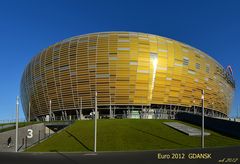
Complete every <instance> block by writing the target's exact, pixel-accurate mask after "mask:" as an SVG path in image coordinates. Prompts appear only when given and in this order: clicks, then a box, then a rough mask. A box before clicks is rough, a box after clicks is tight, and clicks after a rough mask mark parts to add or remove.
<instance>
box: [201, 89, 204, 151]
mask: <svg viewBox="0 0 240 164" xmlns="http://www.w3.org/2000/svg"><path fill="white" fill-rule="evenodd" d="M201 134H202V136H201V139H202V148H204V90H202V133H201Z"/></svg>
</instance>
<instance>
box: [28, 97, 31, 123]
mask: <svg viewBox="0 0 240 164" xmlns="http://www.w3.org/2000/svg"><path fill="white" fill-rule="evenodd" d="M30 121H31V103H30V101H29V103H28V122H30Z"/></svg>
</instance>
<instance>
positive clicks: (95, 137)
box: [94, 92, 97, 153]
mask: <svg viewBox="0 0 240 164" xmlns="http://www.w3.org/2000/svg"><path fill="white" fill-rule="evenodd" d="M96 152H97V92H95V117H94V153H96Z"/></svg>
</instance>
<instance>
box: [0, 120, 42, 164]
mask: <svg viewBox="0 0 240 164" xmlns="http://www.w3.org/2000/svg"><path fill="white" fill-rule="evenodd" d="M28 129H32V131H33V137H32V138H27V145H28V146H30V145H32V144H34V143H37V142H38V141H39V139H40V140H41V139H43V138H44V137H45V136H46V128H45V126H44V124H43V123H39V124H33V125H29V126H25V127H22V128H19V130H18V132H19V135H18V136H19V137H18V148H19V151H23V150H24V148H25V144H26V137H27V135H28ZM15 136H16V130H15V129H13V130H9V131H5V132H2V133H0V152H14V151H15ZM9 137H11V138H12V142H11V144H10V145H11V146H10V147H8V145H7V140H8V138H9ZM0 163H1V162H0Z"/></svg>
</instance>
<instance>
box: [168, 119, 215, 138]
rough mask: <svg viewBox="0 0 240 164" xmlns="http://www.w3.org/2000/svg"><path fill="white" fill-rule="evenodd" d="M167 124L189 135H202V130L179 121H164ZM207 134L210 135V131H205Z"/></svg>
mask: <svg viewBox="0 0 240 164" xmlns="http://www.w3.org/2000/svg"><path fill="white" fill-rule="evenodd" d="M164 124H165V125H167V126H170V127H172V128H174V129H176V130H178V131H180V132H183V133H185V134H187V135H189V136H201V130H200V129H197V128H193V127H191V126H188V125H185V124H182V123H179V122H164ZM204 135H205V136H208V135H210V133H208V132H204Z"/></svg>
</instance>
